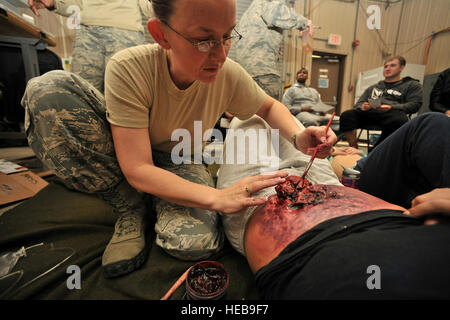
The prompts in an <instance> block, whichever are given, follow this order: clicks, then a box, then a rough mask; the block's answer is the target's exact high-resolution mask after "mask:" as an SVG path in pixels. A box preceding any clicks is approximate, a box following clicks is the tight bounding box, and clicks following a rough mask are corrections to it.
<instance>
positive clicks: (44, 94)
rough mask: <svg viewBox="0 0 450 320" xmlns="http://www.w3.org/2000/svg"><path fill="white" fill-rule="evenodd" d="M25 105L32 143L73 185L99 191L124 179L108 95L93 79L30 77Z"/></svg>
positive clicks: (61, 73) (60, 74)
mask: <svg viewBox="0 0 450 320" xmlns="http://www.w3.org/2000/svg"><path fill="white" fill-rule="evenodd" d="M22 105H23V106H24V108H25V130H26V132H27V136H28V143H29V145H30V147H31V148H32V149H33V151H34V152H35V154H36V156H37V157H38V158H39V159H40V160H41V161H42V162H43V163H44V164H45V165H46V166H47V167H48V168H49V169H51V170H53V171H54V172H55V174H56V175H57V176H58V177H59V178H60V179H62V180H63V181H64V182H65V184H66V185H67V186H68V187H69V188H72V189H75V190H78V191H82V192H87V193H95V192H99V191H105V190H107V189H109V188H111V187H113V186H115V185H117V184H118V183H120V182H121V181H122V180H123V179H124V176H123V174H122V172H121V170H120V167H119V164H118V162H117V159H116V156H115V152H114V145H113V141H112V136H111V132H110V128H109V124H108V122H107V120H106V116H105V101H104V98H103V95H102V94H101V93H100V92H99V91H97V90H96V89H95V88H94V87H93V86H92V85H90V84H89V83H88V82H87V81H85V80H83V79H82V78H81V77H79V76H77V75H76V74H73V73H70V72H67V71H59V70H58V71H51V72H48V73H46V74H44V75H42V76H40V77H36V78H33V79H31V80H30V81H29V82H28V85H27V88H26V90H25V94H24V96H23V98H22Z"/></svg>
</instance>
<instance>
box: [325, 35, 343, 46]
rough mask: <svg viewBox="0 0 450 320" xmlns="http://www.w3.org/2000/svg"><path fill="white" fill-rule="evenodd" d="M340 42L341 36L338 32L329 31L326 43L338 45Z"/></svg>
mask: <svg viewBox="0 0 450 320" xmlns="http://www.w3.org/2000/svg"><path fill="white" fill-rule="evenodd" d="M341 43H342V36H341V35H340V34H333V33H330V34H329V35H328V44H329V45H332V46H340V45H341Z"/></svg>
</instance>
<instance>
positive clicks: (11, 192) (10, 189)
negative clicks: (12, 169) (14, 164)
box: [0, 170, 48, 205]
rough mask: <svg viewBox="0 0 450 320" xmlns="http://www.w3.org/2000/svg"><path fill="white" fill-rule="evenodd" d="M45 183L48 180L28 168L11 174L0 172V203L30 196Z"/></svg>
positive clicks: (46, 183) (44, 185) (45, 184)
mask: <svg viewBox="0 0 450 320" xmlns="http://www.w3.org/2000/svg"><path fill="white" fill-rule="evenodd" d="M47 185H48V182H46V181H45V180H44V179H42V178H40V177H39V176H37V175H36V174H34V173H33V172H31V171H29V170H28V171H23V172H18V173H13V174H4V173H2V172H0V205H3V204H7V203H12V202H15V201H19V200H23V199H27V198H30V197H32V196H34V195H35V194H36V193H38V192H39V191H41V190H42V189H43V188H44V187H46V186H47Z"/></svg>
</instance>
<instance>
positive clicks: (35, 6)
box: [28, 0, 55, 17]
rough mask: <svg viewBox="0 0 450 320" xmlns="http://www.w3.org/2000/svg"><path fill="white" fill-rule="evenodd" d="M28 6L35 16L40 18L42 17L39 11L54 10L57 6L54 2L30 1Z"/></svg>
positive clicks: (44, 0)
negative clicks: (44, 9)
mask: <svg viewBox="0 0 450 320" xmlns="http://www.w3.org/2000/svg"><path fill="white" fill-rule="evenodd" d="M28 5H29V6H30V9H31V10H32V11H33V12H34V14H35V15H37V16H38V17H40V16H41V14H40V13H39V9H43V8H47V9H49V8H53V7H54V6H55V1H54V0H28Z"/></svg>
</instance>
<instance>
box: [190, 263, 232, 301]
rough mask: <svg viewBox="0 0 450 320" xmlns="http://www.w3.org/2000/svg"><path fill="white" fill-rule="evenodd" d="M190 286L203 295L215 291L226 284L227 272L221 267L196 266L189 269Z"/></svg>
mask: <svg viewBox="0 0 450 320" xmlns="http://www.w3.org/2000/svg"><path fill="white" fill-rule="evenodd" d="M188 279H189V280H188V281H189V286H190V287H191V288H192V289H194V290H195V291H196V292H197V293H200V294H202V295H206V294H211V293H214V292H216V291H218V290H220V289H221V288H223V287H224V286H225V283H226V281H227V274H226V273H225V271H224V270H223V269H221V268H218V267H214V266H208V267H202V266H196V267H194V268H192V269H191V270H190V271H189V277H188Z"/></svg>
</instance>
